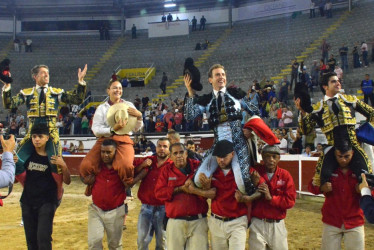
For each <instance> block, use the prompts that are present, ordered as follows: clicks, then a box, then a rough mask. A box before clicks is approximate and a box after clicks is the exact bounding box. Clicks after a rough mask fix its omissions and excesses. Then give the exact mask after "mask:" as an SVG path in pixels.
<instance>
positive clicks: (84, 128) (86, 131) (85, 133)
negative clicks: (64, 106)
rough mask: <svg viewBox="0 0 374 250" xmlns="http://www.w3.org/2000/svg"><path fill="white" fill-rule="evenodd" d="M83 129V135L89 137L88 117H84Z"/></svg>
mask: <svg viewBox="0 0 374 250" xmlns="http://www.w3.org/2000/svg"><path fill="white" fill-rule="evenodd" d="M81 127H82V134H84V135H87V134H88V119H87V116H86V115H83V117H82V122H81Z"/></svg>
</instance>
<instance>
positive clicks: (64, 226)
mask: <svg viewBox="0 0 374 250" xmlns="http://www.w3.org/2000/svg"><path fill="white" fill-rule="evenodd" d="M84 188H85V187H84V185H83V184H81V183H80V181H79V180H78V179H76V178H74V179H73V182H72V184H71V185H70V186H66V187H65V194H64V198H63V201H62V204H61V206H60V207H59V208H58V209H57V212H56V216H55V220H54V228H53V229H54V230H53V249H87V206H88V205H89V204H90V202H91V200H90V198H87V197H86V196H84V194H83V191H84ZM1 191H2V193H5V190H1ZM21 192H22V188H21V186H20V185H19V184H16V185H15V187H14V191H13V193H12V194H11V196H10V197H8V198H7V199H5V200H4V203H5V204H4V207H0V249H9V250H16V249H27V247H26V241H25V236H24V231H23V227H21V226H20V225H19V224H20V221H21V210H20V207H19V198H20V195H21ZM136 192H137V187H134V188H133V194H134V197H135V199H134V201H132V202H130V204H129V210H130V211H129V215H128V218H127V223H126V224H127V230H125V231H124V232H123V246H124V247H123V249H131V250H133V249H137V245H136V238H137V231H136V224H137V219H138V213H139V210H140V202H139V200H138V199H136ZM321 206H322V202H321V200H310V199H298V200H297V202H296V206H295V207H294V208H293V209H291V210H289V212H288V214H287V219H286V225H287V229H288V241H289V249H319V248H320V241H321V228H322V222H321V213H320V209H321ZM365 235H366V239H368V240H367V241H366V249H374V242H373V241H372V240H371V239H373V238H374V227H373V226H371V225H369V224H365ZM104 249H107V247H105V246H104ZM150 249H154V242H153V241H152V243H151V247H150Z"/></svg>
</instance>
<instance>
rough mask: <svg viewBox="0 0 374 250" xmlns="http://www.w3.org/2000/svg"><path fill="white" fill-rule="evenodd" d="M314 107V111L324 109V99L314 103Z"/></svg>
mask: <svg viewBox="0 0 374 250" xmlns="http://www.w3.org/2000/svg"><path fill="white" fill-rule="evenodd" d="M312 107H313V112H312V113H318V112H320V111H321V110H322V107H323V101H322V100H321V101H319V102H317V103H315V104H312Z"/></svg>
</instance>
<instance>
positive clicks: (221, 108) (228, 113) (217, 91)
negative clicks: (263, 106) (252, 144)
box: [184, 64, 258, 194]
mask: <svg viewBox="0 0 374 250" xmlns="http://www.w3.org/2000/svg"><path fill="white" fill-rule="evenodd" d="M208 77H209V83H210V84H211V85H212V87H213V91H212V92H211V93H209V94H207V95H203V96H200V97H199V96H195V90H194V89H193V87H192V85H191V84H192V80H191V77H190V75H188V74H186V75H185V77H184V83H185V86H186V88H187V91H188V97H187V98H186V99H185V101H186V103H185V117H186V120H193V119H195V118H196V117H197V116H199V115H202V114H203V113H205V112H206V113H207V114H209V119H208V122H209V127H210V128H211V129H213V131H214V137H215V141H214V145H213V146H212V148H211V149H210V150H209V151H208V152H207V153H206V156H205V157H204V159H203V161H202V163H201V165H200V167H199V170H198V173H197V175H196V176H195V180H194V181H195V183H196V185H197V186H198V187H201V183H200V181H199V178H198V176H199V174H200V173H204V174H205V175H206V176H207V177H210V176H212V174H213V173H214V171H215V170H216V169H217V167H218V164H217V161H215V159H214V158H213V156H212V152H213V149H214V147H215V145H216V143H217V142H218V141H220V140H228V141H230V142H232V143H233V144H234V157H233V159H232V169H233V172H234V176H235V182H236V184H237V186H238V189H239V190H240V191H241V192H242V193H247V194H253V193H254V192H255V187H254V185H253V184H252V182H251V179H250V174H249V169H250V167H251V161H250V155H249V153H248V146H247V142H246V139H245V138H244V135H243V131H242V129H241V120H242V111H241V108H243V109H244V110H245V111H247V112H248V113H249V114H250V115H254V114H257V113H258V109H257V108H256V107H255V106H254V105H253V104H251V103H250V101H249V100H248V99H247V98H246V93H245V92H244V91H243V90H241V89H239V88H226V73H225V69H224V67H223V66H222V65H220V64H215V65H213V66H212V67H211V68H210V69H209V73H208Z"/></svg>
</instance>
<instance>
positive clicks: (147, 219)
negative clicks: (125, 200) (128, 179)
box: [134, 138, 172, 250]
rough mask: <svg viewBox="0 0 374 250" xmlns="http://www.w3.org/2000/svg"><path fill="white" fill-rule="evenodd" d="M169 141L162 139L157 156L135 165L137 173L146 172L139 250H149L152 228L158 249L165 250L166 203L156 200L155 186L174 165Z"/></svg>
mask: <svg viewBox="0 0 374 250" xmlns="http://www.w3.org/2000/svg"><path fill="white" fill-rule="evenodd" d="M169 146H170V143H169V140H168V139H167V138H161V139H159V140H158V141H157V147H156V155H152V156H149V157H146V158H143V159H142V161H141V162H139V163H135V164H134V165H135V173H139V172H141V171H145V172H146V176H145V177H144V179H143V180H142V182H141V183H140V186H139V190H138V198H139V200H140V201H141V203H142V207H141V209H140V213H139V219H138V250H141V249H144V250H145V249H148V245H149V243H150V242H151V240H152V237H148V235H149V232H150V231H151V228H153V229H154V232H155V235H156V249H158V250H162V249H165V242H164V233H163V230H162V227H163V220H164V217H165V206H164V202H163V201H160V200H159V199H157V198H156V195H155V186H156V183H157V180H158V177H159V175H160V173H161V171H162V169H164V168H165V167H166V166H167V165H169V164H172V161H171V160H170V159H169V154H170V151H169Z"/></svg>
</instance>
